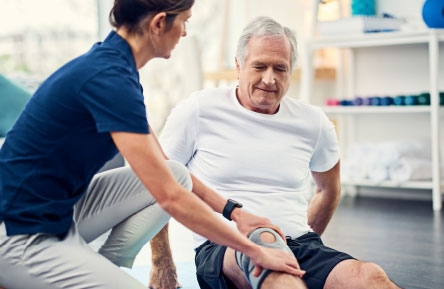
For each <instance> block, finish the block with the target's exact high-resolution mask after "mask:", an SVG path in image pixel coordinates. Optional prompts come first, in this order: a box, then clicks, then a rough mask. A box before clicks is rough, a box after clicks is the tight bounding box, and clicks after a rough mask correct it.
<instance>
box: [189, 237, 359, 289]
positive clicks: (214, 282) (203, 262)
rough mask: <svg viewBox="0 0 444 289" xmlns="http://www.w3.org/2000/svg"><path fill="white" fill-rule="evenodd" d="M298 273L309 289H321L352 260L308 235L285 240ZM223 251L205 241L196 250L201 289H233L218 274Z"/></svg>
mask: <svg viewBox="0 0 444 289" xmlns="http://www.w3.org/2000/svg"><path fill="white" fill-rule="evenodd" d="M287 245H288V246H289V247H290V249H291V250H292V251H293V253H294V255H295V256H296V259H297V260H298V262H299V265H300V267H301V269H302V270H305V271H306V273H305V275H304V277H303V278H302V279H303V280H304V281H305V283H306V284H307V286H308V288H310V289H322V288H324V283H325V280H327V277H328V274H330V272H331V270H332V269H333V268H334V267H335V266H336V265H337V264H338V263H339V262H341V261H344V260H347V259H353V257H352V256H350V255H348V254H345V253H342V252H339V251H336V250H334V249H331V248H329V247H326V246H324V244H323V243H322V240H321V238H320V237H319V235H318V234H316V233H313V232H310V233H307V234H305V235H302V236H301V237H299V238H296V239H290V238H287ZM226 249H227V248H226V247H225V246H222V245H218V244H215V243H212V242H210V241H207V242H205V243H203V244H202V245H201V246H199V247H198V248H197V249H196V258H195V262H196V275H197V281H198V282H199V286H200V288H201V289H236V287H235V286H234V284H233V283H232V282H231V281H230V280H229V279H228V278H227V277H225V276H224V274H223V273H222V264H223V259H224V254H225V250H226Z"/></svg>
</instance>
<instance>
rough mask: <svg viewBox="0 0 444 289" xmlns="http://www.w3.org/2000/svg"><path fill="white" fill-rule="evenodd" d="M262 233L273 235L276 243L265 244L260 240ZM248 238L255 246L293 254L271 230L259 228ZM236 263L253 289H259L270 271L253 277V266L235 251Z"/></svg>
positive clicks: (265, 270) (247, 259) (245, 256)
mask: <svg viewBox="0 0 444 289" xmlns="http://www.w3.org/2000/svg"><path fill="white" fill-rule="evenodd" d="M263 232H269V233H271V234H273V235H274V237H275V239H276V241H274V243H265V242H263V241H262V240H261V238H260V235H261V233H263ZM248 238H249V239H250V240H251V241H252V242H253V243H255V244H258V245H261V246H264V247H268V248H276V249H279V250H281V251H284V252H288V253H291V254H293V252H292V251H291V250H290V248H289V247H288V246H287V244H286V243H285V242H284V240H282V237H281V236H280V235H279V234H278V233H276V231H274V230H273V229H269V228H259V229H256V230H254V231H253V232H251V233H250V235H249V236H248ZM236 262H237V265H239V267H240V268H241V270H242V271H243V272H244V275H245V278H246V279H247V281H248V283H250V284H251V287H253V289H259V288H260V287H261V285H262V282H264V280H265V278H266V277H267V276H268V274H270V273H271V272H273V271H271V270H268V269H265V268H264V269H263V270H262V272H261V274H260V275H259V276H258V277H255V276H253V271H254V265H253V263H252V262H250V258H249V257H248V256H247V255H244V254H243V253H241V252H239V251H236Z"/></svg>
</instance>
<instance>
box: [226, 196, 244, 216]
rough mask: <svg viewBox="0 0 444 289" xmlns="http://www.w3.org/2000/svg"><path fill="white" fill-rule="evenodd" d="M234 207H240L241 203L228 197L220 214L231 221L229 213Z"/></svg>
mask: <svg viewBox="0 0 444 289" xmlns="http://www.w3.org/2000/svg"><path fill="white" fill-rule="evenodd" d="M235 208H242V205H241V204H240V203H238V202H236V201H234V200H231V199H228V200H227V203H226V204H225V207H224V210H223V211H222V215H223V216H224V217H225V218H226V219H228V220H230V221H231V213H232V212H233V210H234V209H235Z"/></svg>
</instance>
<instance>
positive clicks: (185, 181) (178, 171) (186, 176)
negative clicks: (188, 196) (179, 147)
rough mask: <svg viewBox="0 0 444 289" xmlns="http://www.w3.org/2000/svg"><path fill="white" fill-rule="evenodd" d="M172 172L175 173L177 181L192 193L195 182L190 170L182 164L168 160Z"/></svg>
mask: <svg viewBox="0 0 444 289" xmlns="http://www.w3.org/2000/svg"><path fill="white" fill-rule="evenodd" d="M167 163H168V166H169V168H170V170H171V171H172V172H173V175H174V178H175V179H176V181H177V182H178V183H179V184H180V185H181V186H182V187H184V188H185V189H187V190H189V191H191V189H192V188H193V181H192V180H191V175H190V172H189V171H188V169H187V168H186V167H185V166H184V165H183V164H182V163H180V162H178V161H175V160H167Z"/></svg>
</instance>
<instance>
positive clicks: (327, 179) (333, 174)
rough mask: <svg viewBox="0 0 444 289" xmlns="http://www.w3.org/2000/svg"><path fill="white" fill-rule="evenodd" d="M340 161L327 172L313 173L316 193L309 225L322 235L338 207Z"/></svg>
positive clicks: (309, 210) (309, 214)
mask: <svg viewBox="0 0 444 289" xmlns="http://www.w3.org/2000/svg"><path fill="white" fill-rule="evenodd" d="M339 168H340V164H339V161H338V162H337V163H336V165H335V166H334V167H333V168H331V169H330V170H329V171H326V172H322V173H319V172H312V175H313V179H314V181H315V184H316V192H315V194H314V196H313V198H312V200H311V202H310V205H309V207H308V224H309V225H310V227H311V228H312V229H313V230H314V231H315V232H316V233H318V234H319V235H321V234H322V233H323V232H324V230H325V228H326V227H327V224H328V222H329V221H330V219H331V217H332V216H333V213H334V211H335V209H336V207H337V205H338V202H339V197H340V192H341V183H340V174H339Z"/></svg>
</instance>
